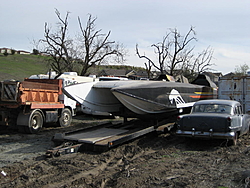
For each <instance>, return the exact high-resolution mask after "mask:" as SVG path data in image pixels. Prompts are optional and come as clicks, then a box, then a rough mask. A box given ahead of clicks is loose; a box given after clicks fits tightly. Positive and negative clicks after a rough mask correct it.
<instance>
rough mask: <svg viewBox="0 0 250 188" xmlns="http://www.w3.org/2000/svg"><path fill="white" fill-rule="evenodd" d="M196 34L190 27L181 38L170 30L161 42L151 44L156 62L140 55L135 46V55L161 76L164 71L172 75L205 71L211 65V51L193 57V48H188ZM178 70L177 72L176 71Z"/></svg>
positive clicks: (174, 31) (177, 33) (194, 39)
mask: <svg viewBox="0 0 250 188" xmlns="http://www.w3.org/2000/svg"><path fill="white" fill-rule="evenodd" d="M195 35H196V33H195V31H194V28H193V27H190V29H189V31H188V32H187V34H186V35H184V36H182V35H181V34H180V33H179V32H178V31H177V29H170V32H169V33H167V34H166V36H164V37H163V40H162V42H159V43H156V44H152V45H151V47H153V48H154V53H155V54H156V56H157V60H156V61H154V60H153V59H151V58H149V57H148V56H146V55H141V54H140V53H139V50H138V44H137V45H136V54H137V55H138V57H139V58H144V59H146V60H147V61H148V67H149V65H150V66H152V67H154V68H156V69H157V70H158V71H160V72H161V73H162V74H165V73H166V71H167V72H168V73H169V74H170V75H172V76H176V74H183V72H187V70H189V71H195V72H197V71H198V72H200V71H204V70H206V69H207V68H208V67H209V66H210V65H211V64H210V60H211V58H212V51H210V50H209V49H207V50H204V51H203V52H202V53H200V54H199V55H198V57H195V56H194V54H193V50H194V47H190V44H191V42H192V41H197V39H196V37H195ZM177 70H178V71H177Z"/></svg>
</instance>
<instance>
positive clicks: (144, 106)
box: [112, 81, 214, 115]
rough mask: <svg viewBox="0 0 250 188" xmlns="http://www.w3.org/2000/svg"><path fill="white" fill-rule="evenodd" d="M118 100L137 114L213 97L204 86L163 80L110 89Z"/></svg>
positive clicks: (185, 104)
mask: <svg viewBox="0 0 250 188" xmlns="http://www.w3.org/2000/svg"><path fill="white" fill-rule="evenodd" d="M112 92H113V94H114V95H115V96H116V97H117V98H118V100H119V101H120V102H121V103H122V104H123V105H124V106H126V107H127V108H128V109H130V110H131V111H132V112H134V113H136V114H139V115H147V114H160V113H167V112H173V111H176V109H177V110H178V109H183V108H189V107H192V106H193V104H194V102H196V101H198V100H201V99H211V98H214V93H213V89H212V88H210V87H206V86H200V85H194V84H184V83H176V82H164V81H144V82H141V83H137V84H134V85H124V86H120V87H115V88H113V89H112Z"/></svg>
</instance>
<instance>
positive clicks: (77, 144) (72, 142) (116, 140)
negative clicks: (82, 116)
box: [46, 120, 174, 157]
mask: <svg viewBox="0 0 250 188" xmlns="http://www.w3.org/2000/svg"><path fill="white" fill-rule="evenodd" d="M173 126H174V123H171V122H168V123H165V124H161V125H157V126H156V125H152V123H151V124H149V123H148V122H145V121H138V120H135V121H134V120H132V121H127V122H123V123H118V124H112V123H106V124H101V125H98V126H94V127H90V128H84V129H79V130H76V131H73V132H66V133H56V134H55V135H54V137H53V138H52V141H53V142H54V143H55V144H56V145H59V146H57V147H55V148H53V149H50V150H48V151H47V152H46V156H47V157H57V156H60V155H64V154H70V153H77V152H81V151H95V152H103V151H107V150H108V149H110V148H113V147H116V146H118V145H121V144H122V143H125V142H127V141H130V140H133V139H135V138H138V137H140V136H143V135H146V134H148V133H152V132H156V133H163V132H169V131H170V130H171V129H172V128H173Z"/></svg>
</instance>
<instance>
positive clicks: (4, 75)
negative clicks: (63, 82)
mask: <svg viewBox="0 0 250 188" xmlns="http://www.w3.org/2000/svg"><path fill="white" fill-rule="evenodd" d="M47 58H48V57H43V56H38V55H20V54H15V55H8V56H4V55H2V54H0V81H2V80H10V79H15V80H20V81H22V80H23V79H24V78H27V77H29V76H30V75H33V74H46V73H47V72H48V70H49V68H48V65H47V62H46V59H47Z"/></svg>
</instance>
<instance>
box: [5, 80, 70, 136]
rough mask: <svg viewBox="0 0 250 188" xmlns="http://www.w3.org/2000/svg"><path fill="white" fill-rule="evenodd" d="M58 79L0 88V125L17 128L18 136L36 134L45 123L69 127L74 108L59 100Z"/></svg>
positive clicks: (26, 81)
mask: <svg viewBox="0 0 250 188" xmlns="http://www.w3.org/2000/svg"><path fill="white" fill-rule="evenodd" d="M62 82H63V80H60V79H24V81H22V82H19V81H12V80H7V81H2V82H1V84H0V125H2V126H11V127H15V128H18V130H19V131H20V132H25V133H38V132H39V131H40V130H41V128H42V127H43V125H44V124H45V123H52V122H58V123H59V124H60V126H68V125H69V124H70V123H71V120H72V112H73V108H72V107H71V106H65V104H64V103H63V101H60V100H59V96H60V95H61V94H62Z"/></svg>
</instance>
